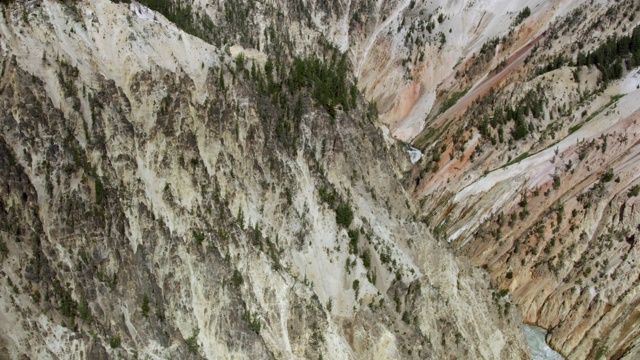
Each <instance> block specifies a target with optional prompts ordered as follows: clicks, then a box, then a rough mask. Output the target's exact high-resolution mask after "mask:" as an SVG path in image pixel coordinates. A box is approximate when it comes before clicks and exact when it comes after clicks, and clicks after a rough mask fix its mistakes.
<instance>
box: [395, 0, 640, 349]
mask: <svg viewBox="0 0 640 360" xmlns="http://www.w3.org/2000/svg"><path fill="white" fill-rule="evenodd" d="M571 6H572V7H573V8H572V10H571V11H566V12H565V13H564V14H565V15H563V16H559V17H558V18H557V19H556V20H555V21H553V22H551V23H548V26H547V28H546V29H545V31H544V33H543V34H542V35H541V36H536V37H533V38H531V37H525V38H524V39H527V40H526V41H527V42H528V45H527V46H524V47H522V48H521V49H520V50H519V51H518V52H516V53H514V54H513V55H511V56H510V57H508V58H507V61H506V62H504V63H503V64H501V65H500V66H498V67H497V68H493V67H492V66H493V65H491V63H492V62H493V61H495V60H499V58H497V59H495V58H492V57H486V56H484V54H483V52H480V54H478V55H477V56H475V57H474V58H473V59H472V61H470V62H469V63H467V64H463V65H460V66H459V67H458V68H457V71H459V75H458V78H459V79H461V81H468V80H467V78H469V79H480V80H478V81H475V84H476V85H475V86H473V87H471V88H469V89H468V91H466V92H462V93H459V96H457V97H454V100H453V101H451V102H449V104H450V107H448V109H447V110H446V111H444V112H442V114H441V115H440V116H437V117H435V118H434V119H433V120H432V121H429V122H428V123H427V126H426V129H425V130H424V131H423V132H422V133H421V134H419V135H418V136H417V137H416V138H415V141H414V143H413V144H414V146H417V147H419V148H420V149H421V150H423V152H425V154H426V156H425V157H424V158H423V159H422V161H421V163H420V164H418V165H417V166H416V167H414V169H412V172H411V174H410V175H408V176H407V178H406V179H405V187H406V188H408V189H412V191H413V193H414V195H415V196H416V197H417V198H419V199H421V200H420V201H421V209H422V218H423V220H424V221H425V223H428V224H429V226H430V228H431V230H432V232H433V233H434V235H436V237H437V238H439V239H440V240H441V241H443V242H447V243H449V244H450V246H451V247H452V248H453V249H455V250H456V251H457V252H459V253H460V254H464V255H466V256H469V258H470V259H471V260H472V261H473V262H474V263H475V264H476V265H478V266H482V267H484V268H486V269H487V270H488V271H489V272H490V274H491V275H492V277H493V278H494V280H495V281H496V282H498V283H499V284H500V288H501V289H503V290H504V293H507V292H509V293H511V294H512V296H513V298H514V300H515V301H516V302H517V303H518V306H519V308H520V310H521V311H522V312H523V316H524V319H525V321H526V322H529V323H533V324H537V325H540V326H542V327H544V328H546V329H549V330H550V335H549V337H548V341H549V343H550V345H551V346H552V347H554V348H555V349H557V350H559V351H560V352H561V353H562V354H564V355H565V356H567V357H569V358H576V359H581V358H599V357H603V356H604V357H607V358H620V357H626V358H636V357H638V351H639V348H640V346H639V345H638V344H639V343H640V336H639V335H640V334H638V332H637V325H634V324H637V304H638V299H639V298H638V273H637V269H636V262H637V256H638V255H637V249H636V238H637V236H638V234H637V233H638V229H639V228H638V226H639V225H640V224H639V223H638V215H637V206H638V189H639V187H640V185H639V184H640V180H639V178H638V162H637V159H638V151H639V150H640V148H639V147H638V144H640V143H639V142H638V134H639V133H640V132H639V130H640V129H639V128H638V120H639V119H638V114H639V112H638V110H640V108H639V106H638V101H639V100H640V92H639V91H638V87H639V86H640V85H639V84H640V82H639V81H638V73H637V72H638V68H637V61H636V59H637V56H638V55H637V51H636V50H635V49H636V47H634V46H636V45H633V46H631V49H632V50H631V52H633V53H631V52H628V51H627V49H628V48H629V47H628V46H627V45H623V44H619V45H618V44H614V45H613V48H615V50H614V51H610V52H609V54H610V55H609V56H608V57H607V58H606V59H607V60H606V61H605V60H598V61H599V62H597V63H591V64H590V63H588V62H587V61H586V60H585V54H588V53H589V52H594V51H596V50H597V49H598V48H599V47H600V46H602V45H603V44H612V42H613V41H617V40H614V38H613V37H611V38H609V36H612V35H613V34H616V35H617V39H621V38H623V36H632V35H633V34H635V33H637V30H634V29H635V28H636V26H637V25H638V21H637V17H638V14H639V11H640V8H639V7H638V6H637V3H635V2H633V1H620V2H604V3H602V2H601V3H597V2H596V3H582V4H580V3H576V4H572V5H571ZM533 9H534V8H533V7H532V10H533ZM539 16H541V15H539V14H536V13H535V12H534V11H532V15H531V16H530V17H528V18H526V20H524V22H523V23H522V24H521V25H520V27H527V26H530V25H531V24H532V23H533V24H536V23H538V22H539V21H540V17H539ZM518 34H520V31H519V30H517V29H516V30H515V31H514V32H513V34H512V35H509V36H507V37H506V38H504V39H501V40H500V41H497V42H496V43H495V44H490V45H491V47H489V48H488V49H489V50H490V49H492V48H495V49H500V48H501V47H502V46H503V45H502V44H503V43H504V41H505V40H506V41H507V42H511V41H514V42H515V43H518V42H519V41H521V40H522V38H521V37H520V36H521V35H518ZM514 36H515V37H514ZM519 39H520V40H519ZM496 51H498V50H496ZM607 51H608V50H607ZM487 59H491V60H487ZM615 68H617V70H615ZM451 89H452V91H451V92H455V91H458V90H457V89H458V88H457V87H456V86H455V85H451ZM451 92H450V93H451ZM447 99H448V98H447V97H445V98H444V100H443V102H446V100H447Z"/></svg>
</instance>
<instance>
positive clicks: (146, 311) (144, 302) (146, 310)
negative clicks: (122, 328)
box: [141, 294, 151, 318]
mask: <svg viewBox="0 0 640 360" xmlns="http://www.w3.org/2000/svg"><path fill="white" fill-rule="evenodd" d="M141 308H142V316H143V317H145V318H149V310H151V308H150V307H149V297H148V296H147V294H144V296H143V297H142V307H141Z"/></svg>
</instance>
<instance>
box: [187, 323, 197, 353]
mask: <svg viewBox="0 0 640 360" xmlns="http://www.w3.org/2000/svg"><path fill="white" fill-rule="evenodd" d="M198 334H200V328H198V327H197V326H196V327H195V328H194V329H193V330H192V333H191V336H190V337H189V338H187V339H186V340H185V341H184V342H185V344H187V349H188V350H189V352H190V353H191V354H193V355H196V354H197V353H198V350H199V345H198Z"/></svg>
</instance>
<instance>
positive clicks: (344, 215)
mask: <svg viewBox="0 0 640 360" xmlns="http://www.w3.org/2000/svg"><path fill="white" fill-rule="evenodd" d="M352 221H353V211H352V210H351V207H350V206H349V204H347V203H345V202H341V203H340V205H338V208H337V209H336V222H337V223H338V225H341V226H343V227H345V228H348V227H349V225H351V222H352Z"/></svg>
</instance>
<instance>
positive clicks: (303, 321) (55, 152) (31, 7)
mask: <svg viewBox="0 0 640 360" xmlns="http://www.w3.org/2000/svg"><path fill="white" fill-rule="evenodd" d="M318 4H320V3H318ZM196 5H198V6H204V5H205V4H200V3H196ZM256 6H257V7H259V8H260V7H264V8H260V9H263V10H264V9H267V7H269V6H271V7H272V8H270V9H271V10H272V11H273V12H274V13H278V11H284V9H286V8H285V7H279V6H278V5H265V4H257V5H256ZM316 6H319V5H316ZM201 9H207V10H206V11H208V13H209V14H211V16H212V17H213V18H216V14H218V15H219V14H223V13H224V10H222V9H221V8H218V7H216V6H211V7H203V8H201ZM311 9H314V8H311ZM271 10H270V11H271ZM327 13H333V12H331V11H330V10H327ZM336 13H337V12H336ZM265 14H270V12H269V11H266V12H265ZM312 14H317V13H313V12H312ZM285 16H287V17H288V18H289V19H291V20H292V22H291V23H289V24H286V25H291V26H290V27H288V30H284V29H283V28H282V27H284V25H285V23H278V24H277V25H274V27H272V28H269V29H270V30H269V31H266V32H265V31H263V30H264V29H266V28H267V26H266V25H265V24H267V21H264V22H260V20H258V22H259V23H260V24H262V27H261V28H260V27H258V28H257V29H254V30H259V31H256V32H257V33H259V34H260V35H259V37H258V38H257V39H256V38H253V37H250V36H249V37H248V38H247V39H244V41H242V40H243V39H240V35H238V34H240V33H234V32H233V31H234V29H235V28H234V27H233V26H238V27H240V26H241V25H242V24H241V22H239V21H240V20H238V22H237V23H233V24H231V25H229V26H230V27H229V29H230V30H229V32H228V33H226V34H225V35H224V36H227V35H228V36H230V37H233V36H234V34H235V35H237V38H236V39H231V38H228V39H225V38H223V35H220V36H218V37H215V38H214V37H212V38H211V39H207V41H210V43H207V42H205V41H202V40H201V39H198V38H196V37H193V36H191V35H188V34H187V33H185V32H183V31H181V30H180V29H178V28H177V27H176V25H180V24H177V23H176V24H172V23H171V22H169V21H168V20H167V19H166V18H164V17H163V16H162V15H160V14H159V13H155V12H153V11H150V10H148V9H146V8H144V7H142V6H140V5H139V4H114V3H111V2H109V1H105V0H92V1H87V2H82V3H77V4H74V3H72V2H70V3H69V4H66V3H60V2H56V1H31V2H24V3H14V4H9V5H3V14H2V18H1V20H0V33H1V35H2V36H1V37H0V49H1V55H2V60H1V73H0V114H2V115H0V116H2V118H1V119H2V120H1V122H0V126H1V127H2V133H1V134H2V135H1V136H0V161H1V162H2V168H3V169H6V171H3V172H2V174H0V185H2V191H1V192H0V205H1V206H0V211H2V212H3V221H2V229H1V231H0V240H1V241H2V242H1V243H0V245H1V247H0V249H1V250H2V252H1V253H0V259H1V261H2V277H3V280H2V285H0V294H1V297H0V318H1V319H2V321H0V324H2V325H0V326H1V327H2V330H1V334H0V339H1V342H0V353H2V354H3V355H7V356H8V357H10V358H17V357H20V356H22V355H27V356H29V357H37V358H96V359H100V358H115V357H118V358H120V357H124V356H127V357H128V356H143V357H144V356H150V357H160V358H168V357H178V358H187V357H194V358H197V357H205V358H230V357H247V358H248V357H251V358H319V357H327V358H332V359H334V358H336V359H337V358H460V357H466V358H487V359H493V358H526V357H527V352H526V350H525V347H526V344H525V341H524V338H523V335H522V331H521V328H520V323H521V321H522V319H521V317H520V315H519V312H518V311H516V310H515V309H514V308H513V307H511V303H510V301H509V300H507V299H504V298H498V297H495V296H494V297H493V298H491V294H490V289H491V288H492V285H491V284H492V283H491V280H490V279H489V278H488V276H487V275H486V273H484V272H483V271H481V270H478V269H476V268H474V267H472V266H470V265H469V264H466V263H464V262H461V261H460V260H458V259H457V258H455V257H454V256H453V255H452V254H450V253H449V252H448V250H446V249H445V248H444V247H443V246H442V245H441V244H440V243H438V242H436V241H435V240H434V239H433V238H432V236H431V235H430V233H429V232H428V231H427V229H426V226H424V225H423V224H421V223H420V222H418V221H417V217H416V215H415V208H414V206H413V205H412V203H411V201H410V198H409V196H408V194H407V193H405V192H404V190H403V189H402V186H401V182H400V180H399V179H400V178H401V174H402V171H403V170H406V169H407V168H408V166H409V164H408V161H407V159H406V158H405V154H403V153H402V150H401V147H400V146H398V145H396V144H395V143H394V142H393V141H392V140H390V139H388V138H386V137H385V136H384V135H383V131H382V130H381V129H380V128H378V127H377V126H376V124H375V123H374V120H375V109H374V108H372V107H367V104H366V103H365V101H364V99H363V98H362V97H361V96H359V95H358V93H357V90H354V92H352V93H351V94H352V97H351V98H350V100H349V102H346V101H345V102H343V103H341V105H338V104H333V103H331V102H329V103H328V106H327V105H323V102H326V101H327V100H326V99H324V98H321V97H320V96H319V95H318V93H319V92H320V90H318V93H314V92H313V91H312V86H313V85H310V84H305V85H302V87H300V91H299V92H296V93H293V94H292V93H288V91H289V88H291V87H293V86H297V85H295V84H294V83H293V82H286V81H284V80H283V79H297V78H294V77H291V78H287V72H286V71H284V69H283V68H284V65H285V64H286V65H287V66H291V63H290V62H286V61H290V59H291V58H290V56H291V54H290V53H288V51H292V52H293V53H294V54H300V53H304V51H309V53H308V55H309V56H318V55H316V54H317V53H318V52H321V53H322V52H323V51H324V52H326V53H327V54H329V55H328V59H327V58H322V57H318V59H320V62H323V61H327V62H328V61H330V57H331V55H330V54H331V52H332V51H335V50H332V48H331V47H330V46H328V47H322V45H321V44H318V42H317V41H319V40H318V39H320V38H322V36H320V34H321V32H320V31H319V30H317V29H316V28H315V27H313V26H311V25H309V27H304V26H303V22H302V21H298V20H299V19H298V20H296V19H297V18H296V17H297V16H299V14H297V13H286V15H285ZM336 18H339V17H336ZM236 20H237V19H236ZM311 20H312V21H311V24H313V23H314V22H313V17H312V18H311ZM269 22H270V23H272V24H276V23H275V22H273V21H272V20H269ZM187 25H188V24H187ZM232 25H233V26H232ZM180 26H185V24H182V25H180ZM314 29H315V30H314ZM197 31H201V29H200V30H198V29H191V31H190V32H192V33H193V32H197ZM286 31H291V32H292V33H294V32H296V31H297V32H298V35H297V36H300V37H305V35H309V39H311V40H312V41H311V42H310V43H311V44H312V45H311V46H310V47H306V48H305V47H302V45H295V44H294V43H295V42H292V45H291V46H290V50H282V49H286V47H285V46H283V44H286V41H288V40H281V39H282V38H285V39H286V38H287V35H286V34H288V33H287V32H286ZM265 33H267V35H264V34H265ZM335 36H336V38H338V37H339V36H340V34H337V35H335ZM313 39H316V40H313ZM232 40H241V41H240V42H241V43H243V46H244V47H246V48H247V49H249V48H251V47H252V43H253V45H257V44H256V43H257V42H260V43H261V45H260V46H255V47H256V48H257V52H255V51H246V52H243V51H242V50H240V49H239V48H234V51H238V53H242V54H244V56H245V57H236V58H235V59H234V58H232V57H231V56H229V55H228V54H227V52H226V51H225V50H224V49H223V48H222V47H217V46H215V44H216V41H218V42H220V45H221V46H226V45H229V43H228V42H229V41H232ZM211 44H214V45H211ZM267 46H268V47H269V48H268V49H267V48H266V47H267ZM314 46H315V48H314ZM274 48H275V49H278V50H280V51H282V53H281V54H284V55H283V58H285V59H287V56H289V60H282V61H285V63H280V64H278V63H275V61H274V60H273V58H272V56H274V52H275V51H276V50H274ZM261 52H262V54H265V56H268V59H271V61H273V62H274V63H275V64H274V63H271V64H270V62H269V61H268V60H267V61H265V62H264V64H263V63H262V61H264V58H263V55H262V54H261ZM336 56H337V55H336ZM334 57H335V56H334ZM252 58H253V59H252ZM247 59H248V60H247ZM254 59H255V61H252V60H254ZM261 59H262V60H261ZM245 60H247V61H246V62H245ZM274 65H275V66H274ZM270 66H273V67H272V68H271V67H270ZM309 66H311V65H309ZM280 67H282V69H281V68H280ZM269 69H273V70H269ZM340 80H341V81H348V80H344V79H340ZM337 86H342V85H341V84H340V83H338V84H337ZM317 87H318V85H316V89H315V90H317ZM347 105H348V106H347ZM347 107H349V109H347ZM510 309H511V310H510Z"/></svg>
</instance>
